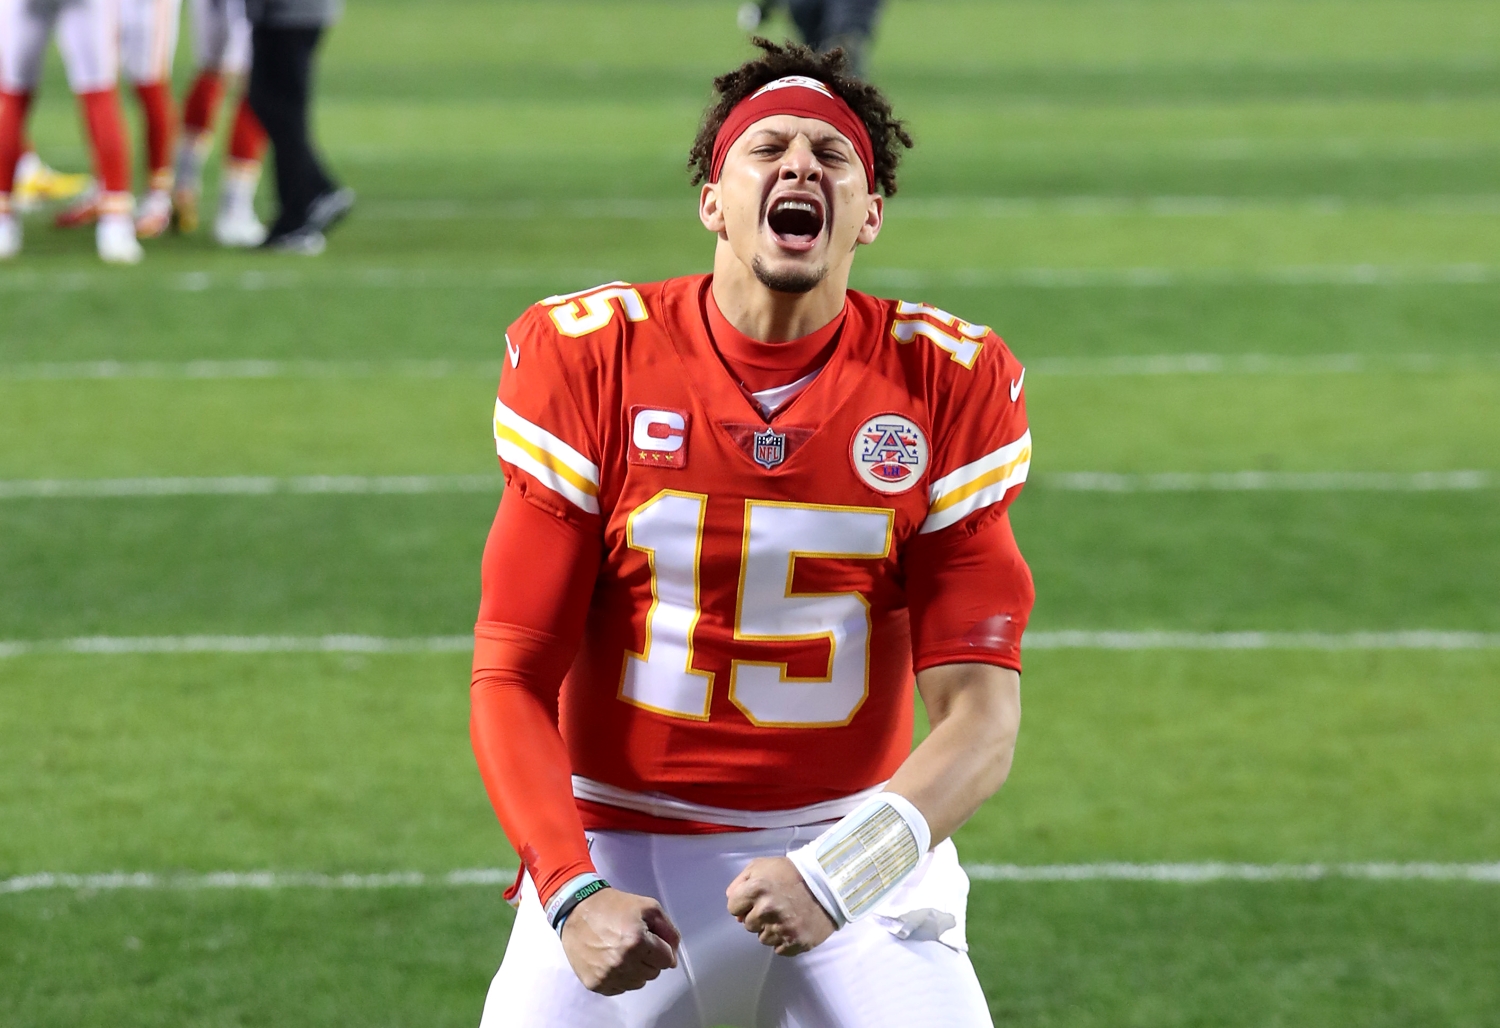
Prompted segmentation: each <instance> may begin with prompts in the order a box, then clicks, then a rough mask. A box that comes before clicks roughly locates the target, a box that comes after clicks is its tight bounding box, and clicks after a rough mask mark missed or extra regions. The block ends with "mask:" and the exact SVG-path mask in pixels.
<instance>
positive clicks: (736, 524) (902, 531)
mask: <svg viewBox="0 0 1500 1028" xmlns="http://www.w3.org/2000/svg"><path fill="white" fill-rule="evenodd" d="M841 371H842V372H843V377H842V381H836V380H835V379H836V378H838V377H839V375H840V373H841ZM825 376H826V378H825ZM619 401H620V402H619V404H618V407H617V408H616V409H617V410H618V411H619V416H618V423H617V424H616V425H614V426H612V428H613V436H614V438H612V439H609V440H607V441H606V446H607V447H608V448H609V450H610V451H612V452H611V453H610V454H609V459H608V460H607V461H606V462H605V468H604V469H601V470H603V471H604V478H605V481H604V482H603V483H602V485H603V487H604V488H603V490H602V492H603V496H602V499H603V500H604V501H605V504H606V509H607V510H608V516H607V523H608V526H609V528H610V529H611V530H612V532H611V534H614V535H617V536H618V538H619V541H620V542H623V543H626V544H627V545H628V539H627V538H625V537H626V536H627V535H628V534H629V532H630V525H631V522H632V519H633V518H637V516H638V512H642V511H643V508H646V507H648V506H650V505H651V504H652V503H653V502H657V503H659V502H661V498H663V497H668V496H675V497H678V498H680V500H681V501H682V503H688V498H689V497H691V498H694V499H693V501H692V503H689V504H688V505H693V504H696V506H698V507H700V508H701V520H702V522H703V524H702V527H701V529H700V534H702V535H704V536H705V538H706V539H709V540H711V541H714V542H729V541H743V542H744V543H745V545H749V544H750V542H751V541H752V537H753V536H754V534H755V533H756V531H757V529H758V528H759V526H760V524H761V523H763V522H766V523H769V522H771V521H777V522H795V524H796V525H797V526H798V528H799V530H806V531H812V532H813V533H814V534H820V533H821V531H822V530H821V529H818V528H817V527H816V526H819V525H822V524H825V523H826V524H828V525H839V524H844V523H846V522H848V521H849V520H850V519H851V518H852V519H854V520H864V521H866V522H868V524H871V525H874V524H875V523H876V521H877V520H879V521H880V522H882V523H884V525H885V529H884V533H885V534H888V535H890V536H892V537H893V538H900V537H905V536H907V535H909V534H910V533H912V532H914V531H915V529H916V527H917V526H919V525H920V524H921V523H922V520H923V519H924V518H925V517H926V515H927V508H928V499H927V497H928V493H927V486H928V481H929V479H930V477H931V473H932V465H933V452H932V435H931V428H930V424H929V417H928V411H927V409H926V405H925V402H924V401H923V400H922V398H921V397H920V396H914V395H913V394H912V393H911V391H909V390H907V389H904V388H902V387H901V385H900V383H899V382H893V381H891V379H890V378H888V377H884V376H880V375H876V374H866V375H857V374H856V375H854V376H850V375H848V374H847V369H835V368H828V369H825V371H824V372H823V373H822V374H821V375H820V376H819V378H818V380H815V381H814V382H813V383H812V384H811V385H810V386H809V387H808V388H807V390H806V391H805V392H803V393H802V394H801V395H799V396H798V397H796V399H795V400H793V401H792V402H791V403H790V404H789V405H788V406H787V407H786V408H785V409H784V410H783V411H782V412H781V413H779V414H778V416H777V417H775V418H774V419H773V420H772V421H770V422H766V421H765V420H764V419H763V418H761V417H760V416H759V415H758V412H757V411H756V410H755V408H754V407H753V406H752V405H751V402H750V401H749V399H748V398H747V397H745V396H744V395H742V394H741V393H740V392H739V391H738V389H737V388H734V387H733V386H732V383H728V382H727V381H726V382H716V383H712V384H711V385H706V384H704V383H696V384H692V383H688V382H686V381H684V380H682V379H681V378H680V377H665V376H664V377H662V378H659V379H654V380H653V379H647V380H645V381H639V380H637V381H632V382H626V383H625V388H624V389H622V393H621V395H620V396H619ZM773 512H774V513H773ZM859 514H866V515H868V517H867V518H864V519H859V518H857V517H855V516H856V515H859ZM841 530H843V529H832V531H834V533H835V534H837V533H838V532H839V531H841ZM856 534H858V533H856Z"/></svg>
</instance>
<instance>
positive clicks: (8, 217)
mask: <svg viewBox="0 0 1500 1028" xmlns="http://www.w3.org/2000/svg"><path fill="white" fill-rule="evenodd" d="M20 252H21V219H20V218H18V217H16V216H15V215H14V214H0V261H8V260H10V259H11V258H12V257H14V256H15V255H16V254H18V253H20Z"/></svg>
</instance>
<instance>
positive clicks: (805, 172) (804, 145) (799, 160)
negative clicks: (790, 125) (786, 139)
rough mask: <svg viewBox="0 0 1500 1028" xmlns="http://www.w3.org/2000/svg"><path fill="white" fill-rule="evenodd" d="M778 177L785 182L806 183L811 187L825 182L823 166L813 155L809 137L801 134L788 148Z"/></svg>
mask: <svg viewBox="0 0 1500 1028" xmlns="http://www.w3.org/2000/svg"><path fill="white" fill-rule="evenodd" d="M778 177H779V178H780V179H781V181H783V182H806V183H808V184H810V185H815V184H817V183H818V182H821V181H822V180H823V165H822V164H821V163H819V161H818V157H817V155H816V154H815V153H813V148H812V141H811V140H810V139H808V138H807V136H805V135H800V134H799V135H798V136H797V137H796V138H795V139H793V140H792V142H791V145H789V146H788V147H787V148H786V155H785V156H784V157H782V159H781V173H780V175H779V176H778Z"/></svg>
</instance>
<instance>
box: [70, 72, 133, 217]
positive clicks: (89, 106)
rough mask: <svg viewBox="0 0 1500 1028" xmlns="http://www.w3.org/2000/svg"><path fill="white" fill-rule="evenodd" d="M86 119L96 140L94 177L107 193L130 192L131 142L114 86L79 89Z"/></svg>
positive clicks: (80, 102)
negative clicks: (110, 87) (87, 91)
mask: <svg viewBox="0 0 1500 1028" xmlns="http://www.w3.org/2000/svg"><path fill="white" fill-rule="evenodd" d="M78 104H79V106H80V107H82V108H83V120H84V121H85V122H87V123H88V129H89V139H90V140H91V141H92V142H93V144H94V177H95V178H97V179H98V180H99V181H100V182H102V183H103V184H104V191H105V192H106V193H128V192H130V144H129V143H128V142H126V140H125V119H124V117H123V116H122V115H121V114H120V99H119V97H118V96H117V95H116V94H115V91H114V90H113V89H101V90H99V91H97V92H94V93H79V94H78Z"/></svg>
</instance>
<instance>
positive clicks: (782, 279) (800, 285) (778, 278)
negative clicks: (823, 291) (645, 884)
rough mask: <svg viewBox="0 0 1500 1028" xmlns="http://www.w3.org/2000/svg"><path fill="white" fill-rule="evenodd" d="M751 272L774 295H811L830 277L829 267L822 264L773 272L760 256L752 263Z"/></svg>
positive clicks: (757, 255)
mask: <svg viewBox="0 0 1500 1028" xmlns="http://www.w3.org/2000/svg"><path fill="white" fill-rule="evenodd" d="M750 270H751V271H753V272H755V277H756V278H757V279H759V280H760V284H761V285H763V286H765V287H766V288H767V289H769V290H771V291H772V292H774V293H810V292H812V291H813V289H815V288H816V287H817V285H818V283H820V282H822V281H823V279H825V278H827V277H828V265H826V264H822V265H819V266H818V267H816V268H788V269H787V270H785V271H772V270H771V269H770V268H768V267H766V262H765V259H764V258H762V257H761V255H760V254H756V255H755V259H754V260H752V261H751V262H750Z"/></svg>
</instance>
